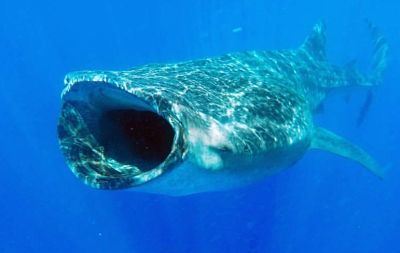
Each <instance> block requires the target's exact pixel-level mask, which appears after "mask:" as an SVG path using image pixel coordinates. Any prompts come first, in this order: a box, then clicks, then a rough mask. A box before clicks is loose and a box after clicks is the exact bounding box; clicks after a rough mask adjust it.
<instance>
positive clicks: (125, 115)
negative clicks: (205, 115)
mask: <svg viewBox="0 0 400 253" xmlns="http://www.w3.org/2000/svg"><path fill="white" fill-rule="evenodd" d="M58 137H59V140H60V145H61V149H62V150H63V152H64V154H65V156H66V158H67V162H68V163H69V165H70V167H71V169H72V170H73V172H74V173H75V174H76V175H77V176H78V177H79V178H81V179H83V180H84V182H85V183H86V184H88V185H90V186H92V187H95V188H101V189H119V188H127V187H131V186H134V185H138V184H142V183H145V182H147V181H149V180H151V179H153V178H155V177H157V176H159V175H161V174H162V173H163V172H165V171H167V170H168V169H169V168H171V167H172V166H173V165H174V164H176V163H177V162H179V160H180V159H181V158H182V153H181V152H179V150H180V148H181V147H182V145H180V143H181V134H180V130H179V127H178V126H177V124H174V123H173V120H171V118H169V117H168V115H161V114H160V113H159V111H156V109H155V108H154V106H152V105H151V102H148V101H145V100H143V99H141V98H139V97H137V96H135V95H133V94H130V93H128V92H126V91H124V90H122V89H119V88H117V87H116V86H113V85H112V84H109V83H105V82H90V81H89V82H87V81H84V82H77V83H75V84H74V85H73V86H72V87H71V88H70V89H69V90H68V91H67V92H66V93H65V94H64V95H63V105H62V111H61V116H60V120H59V125H58Z"/></svg>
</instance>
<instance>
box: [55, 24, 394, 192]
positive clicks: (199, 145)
mask: <svg viewBox="0 0 400 253" xmlns="http://www.w3.org/2000/svg"><path fill="white" fill-rule="evenodd" d="M371 28H372V32H373V37H374V41H375V54H374V62H373V69H372V72H371V74H369V75H362V74H361V73H359V72H358V71H357V70H356V69H355V68H354V67H352V66H346V67H338V66H335V65H332V64H330V63H328V62H327V61H326V56H325V48H324V46H325V34H324V25H323V24H322V23H319V24H317V25H316V26H315V27H314V29H313V32H312V33H311V34H310V35H309V37H308V38H307V39H306V41H305V42H304V44H303V45H302V46H301V47H300V48H298V49H295V50H279V51H249V52H241V53H231V54H226V55H224V56H221V57H214V58H208V59H201V60H194V61H187V62H182V63H176V64H150V65H145V66H141V67H136V68H134V69H131V70H128V71H82V72H74V73H71V74H68V75H67V76H66V78H65V84H66V87H65V89H64V91H63V93H62V99H63V105H62V111H61V116H60V121H59V125H58V135H59V140H60V146H61V149H62V151H63V153H64V155H65V156H66V159H67V162H68V164H69V166H70V167H71V169H72V171H73V172H74V173H75V174H76V175H77V176H78V177H79V178H81V179H82V180H83V181H84V182H85V183H86V184H88V185H90V186H92V187H95V188H101V189H121V188H129V187H132V189H135V190H139V191H148V192H155V193H163V194H169V195H185V194H192V193H197V192H203V191H213V190H224V189H229V188H232V187H237V186H241V185H245V184H249V183H252V182H254V181H256V180H260V179H262V178H264V177H266V176H268V175H270V174H272V173H275V172H276V171H278V170H280V169H282V168H286V167H289V166H291V165H292V164H293V163H295V162H296V161H298V160H299V159H300V158H301V157H302V156H303V155H304V153H305V152H306V151H307V150H308V149H313V148H314V149H322V150H326V151H329V152H333V153H335V154H338V155H341V156H344V157H347V158H349V159H352V160H355V161H357V162H359V163H360V164H362V165H363V166H364V167H366V168H367V169H369V170H370V171H371V172H373V173H374V174H376V175H378V176H382V171H381V169H380V167H379V166H378V165H377V163H376V162H375V161H374V160H373V159H372V158H371V157H370V156H369V155H368V154H367V153H366V152H364V151H363V150H362V149H360V148H358V147H356V146H354V145H353V144H351V143H350V142H348V141H346V140H345V139H343V138H341V137H338V136H336V135H335V134H333V133H331V132H329V131H327V130H325V129H322V128H319V127H316V126H315V125H314V124H313V120H312V115H313V113H314V112H315V111H316V110H317V108H318V106H319V105H320V104H321V102H322V101H323V100H324V98H325V96H326V94H327V93H328V92H329V91H331V90H332V89H334V88H338V87H345V86H357V85H362V86H371V85H375V84H377V83H378V82H379V81H380V78H381V74H382V71H383V69H384V67H385V58H386V52H387V45H386V42H385V40H384V39H383V38H382V36H380V34H379V33H378V32H377V29H376V28H375V27H372V26H371Z"/></svg>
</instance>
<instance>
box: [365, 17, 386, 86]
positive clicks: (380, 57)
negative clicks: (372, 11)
mask: <svg viewBox="0 0 400 253" xmlns="http://www.w3.org/2000/svg"><path fill="white" fill-rule="evenodd" d="M367 24H368V27H369V29H370V32H371V36H372V41H373V43H374V53H373V55H372V64H371V74H370V75H368V81H369V82H370V83H371V84H373V85H376V84H379V83H380V82H381V81H382V75H383V72H384V71H385V69H386V65H387V53H388V49H389V47H388V44H387V41H386V39H385V37H383V35H382V33H381V32H380V30H379V29H378V27H376V26H375V25H374V24H372V23H371V22H370V21H369V20H367Z"/></svg>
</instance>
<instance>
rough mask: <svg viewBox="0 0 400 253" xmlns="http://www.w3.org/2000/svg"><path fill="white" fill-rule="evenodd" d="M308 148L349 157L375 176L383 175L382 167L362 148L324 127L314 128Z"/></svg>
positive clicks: (381, 176)
mask: <svg viewBox="0 0 400 253" xmlns="http://www.w3.org/2000/svg"><path fill="white" fill-rule="evenodd" d="M310 148H313V149H321V150H325V151H328V152H331V153H334V154H337V155H340V156H342V157H345V158H348V159H351V160H353V161H356V162H358V163H360V164H361V165H363V166H364V167H365V168H367V169H368V170H369V171H370V172H372V173H374V174H375V175H376V176H378V177H380V178H383V176H384V172H383V169H382V168H381V167H380V166H379V165H378V163H377V162H376V161H375V160H374V159H373V158H372V157H371V156H369V155H368V154H367V153H366V152H365V151H364V150H362V149H361V148H359V147H357V146H356V145H354V144H352V143H351V142H349V141H348V140H346V139H344V138H342V137H340V136H337V135H336V134H334V133H332V132H330V131H328V130H326V129H323V128H319V127H317V128H316V129H315V132H314V136H313V140H312V142H311V147H310Z"/></svg>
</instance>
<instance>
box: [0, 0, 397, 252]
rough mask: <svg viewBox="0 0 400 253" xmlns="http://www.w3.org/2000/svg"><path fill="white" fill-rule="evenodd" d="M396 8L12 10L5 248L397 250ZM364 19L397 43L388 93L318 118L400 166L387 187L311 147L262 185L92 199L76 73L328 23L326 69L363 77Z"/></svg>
mask: <svg viewBox="0 0 400 253" xmlns="http://www.w3.org/2000/svg"><path fill="white" fill-rule="evenodd" d="M399 10H400V2H399V1H395V0H391V1H390V0H388V1H384V0H380V1H378V0H365V1H361V0H349V1H348V0H335V1H333V0H331V1H317V0H305V1H299V0H297V1H296V0H269V1H261V0H257V1H246V0H237V1H232V0H214V1H200V0H193V1H177V0H171V1H165V0H150V1H129V0H121V1H105V0H98V1H93V0H92V1H84V0H79V1H78V0H69V1H50V0H48V1H45V0H37V1H28V0H26V1H23V0H1V2H0V88H1V89H0V115H1V118H0V143H1V147H0V168H1V175H0V186H1V189H0V252H155V253H157V252H178V253H180V252H207V253H212V252H308V253H309V252H318V253H320V252H335V253H336V252H385V253H388V252H400V202H399V197H398V196H399V195H400V183H399V182H400V166H399V162H400V158H399V154H400V152H399V151H400V148H399V145H398V143H399V142H400V133H399V129H400V116H399V113H400V106H399V101H400V88H399V83H400V80H399V75H398V73H399V72H398V71H399V69H400V61H399V56H400V53H399V49H400V22H399V21H400V20H399ZM365 18H369V19H371V20H372V21H373V22H374V23H375V24H377V25H378V26H379V27H380V28H381V30H382V32H383V33H384V34H385V36H386V37H387V40H388V42H389V44H390V62H389V65H388V70H387V72H386V74H385V78H384V83H383V84H382V85H381V86H380V87H376V88H374V89H373V93H374V99H373V103H372V105H371V107H370V110H369V112H368V114H367V117H366V119H365V122H364V124H363V125H362V126H360V127H358V128H357V127H356V118H357V115H358V112H359V108H360V107H361V106H362V103H363V101H364V99H365V96H366V91H364V90H362V89H354V90H347V91H337V92H335V93H333V94H332V96H331V97H330V98H329V99H328V100H327V103H326V105H325V111H324V112H323V113H322V114H319V115H317V116H316V122H317V123H318V124H319V125H321V126H324V127H326V128H328V129H330V130H332V131H334V132H336V133H339V134H341V135H343V136H346V137H347V138H348V139H351V140H352V141H353V142H354V143H357V144H359V145H360V146H362V147H363V148H365V149H366V150H368V151H369V152H370V153H371V154H373V156H374V157H375V158H376V159H377V160H379V161H380V162H381V163H382V164H383V165H385V166H387V167H389V170H388V173H387V176H386V178H385V179H384V180H379V179H377V178H376V177H374V176H372V175H371V174H370V173H368V172H366V170H365V169H363V168H362V167H360V166H359V165H357V164H355V163H353V162H351V161H348V160H345V159H342V158H339V157H336V156H334V155H331V154H328V153H324V152H317V151H310V152H308V153H307V154H306V155H305V157H304V158H303V159H302V160H301V161H300V162H298V163H297V164H296V165H295V166H294V167H292V168H290V169H288V170H286V171H283V172H282V173H280V174H278V175H276V176H273V177H270V178H267V179H266V180H264V181H263V182H261V183H258V184H255V185H251V186H249V187H246V188H242V189H237V190H232V191H228V192H220V193H206V194H200V195H194V196H188V197H182V198H172V197H165V196H157V195H149V194H144V193H133V192H129V191H99V190H94V189H91V188H89V187H87V186H85V185H83V184H82V183H81V182H80V181H79V180H77V179H76V178H75V177H74V176H73V174H72V173H71V172H70V171H69V169H68V168H67V166H66V164H65V161H64V158H63V157H62V155H61V153H60V151H59V148H58V143H57V138H56V123H57V117H58V113H59V108H60V92H61V90H62V85H63V77H64V75H65V74H66V73H67V72H70V71H74V70H83V69H121V70H122V69H127V68H130V67H132V66H135V65H138V64H145V63H150V62H171V61H178V60H187V59H193V58H199V57H207V56H213V55H219V54H223V53H226V52H231V51H241V50H247V49H282V48H295V47H297V46H298V45H300V43H301V42H302V41H303V39H304V38H305V36H306V35H307V34H308V32H309V31H310V30H311V28H312V26H313V24H314V23H316V22H317V21H318V20H320V19H323V20H325V22H326V25H327V28H328V31H327V36H328V45H327V51H328V55H329V59H330V60H331V61H332V62H334V63H337V64H345V63H346V62H348V61H349V60H352V59H358V66H360V68H366V67H367V66H368V62H369V59H370V58H369V56H370V55H371V43H370V41H369V37H368V32H367V29H366V27H365V23H364V22H363V20H364V19H365ZM235 31H236V32H235ZM349 94H350V95H349Z"/></svg>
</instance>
